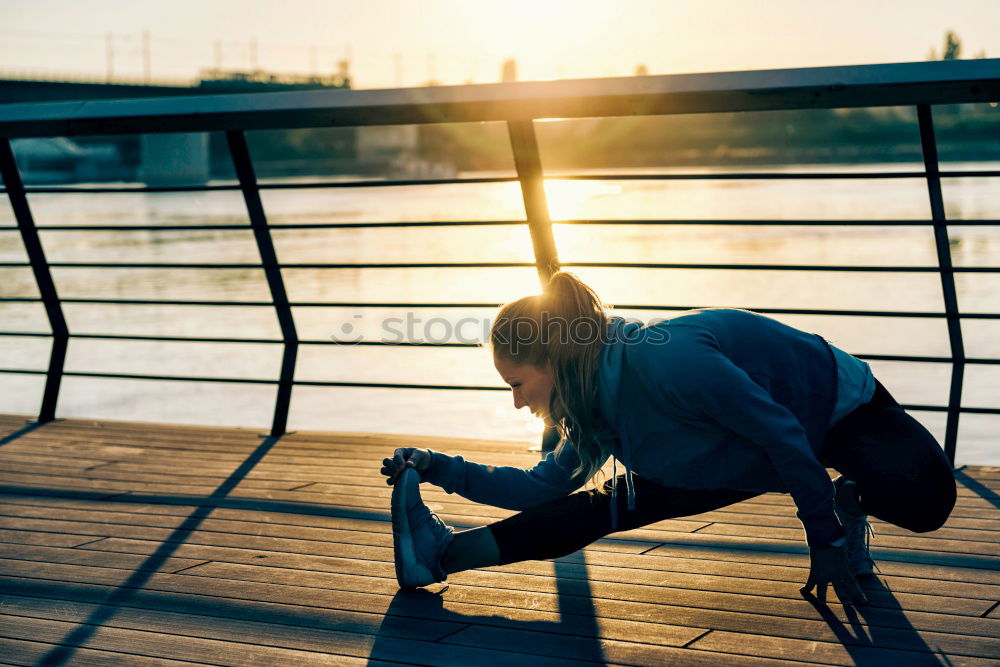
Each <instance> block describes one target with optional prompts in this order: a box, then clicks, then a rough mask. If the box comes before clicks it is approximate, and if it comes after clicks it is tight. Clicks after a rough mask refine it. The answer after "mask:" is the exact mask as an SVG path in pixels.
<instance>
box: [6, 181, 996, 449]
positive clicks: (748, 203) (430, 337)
mask: <svg viewBox="0 0 1000 667" xmlns="http://www.w3.org/2000/svg"><path fill="white" fill-rule="evenodd" d="M949 168H950V169H964V170H969V169H977V168H979V169H982V168H993V169H996V168H997V166H996V165H995V164H972V163H963V164H951V165H949ZM796 169H797V170H799V171H801V170H804V169H809V168H804V167H796ZM816 169H822V170H836V171H854V170H872V169H876V170H878V169H886V170H901V171H908V170H916V169H919V165H898V164H896V165H867V166H865V167H860V168H859V167H850V166H840V165H825V166H823V167H819V168H816ZM764 170H766V169H754V171H764ZM685 171H686V172H691V171H692V170H691V169H686V170H685ZM716 171H718V170H716ZM469 175H470V176H471V175H474V174H469ZM943 188H944V197H945V203H946V209H947V214H948V217H949V219H953V220H975V219H997V218H1000V187H998V186H997V185H996V182H995V179H994V180H993V181H991V179H988V178H978V177H968V178H949V179H944V181H943ZM546 190H547V194H548V197H549V207H550V212H551V215H552V217H553V219H555V220H560V219H563V220H567V219H576V218H599V219H605V218H607V219H620V220H628V219H637V218H691V219H726V218H740V219H832V220H840V219H851V220H865V221H871V220H892V219H916V220H926V219H928V218H929V215H930V213H929V204H928V196H927V189H926V184H925V182H924V181H923V180H922V179H865V180H848V179H843V180H840V179H834V180H818V181H816V180H812V181H810V180H806V181H801V180H799V181H781V180H769V181H750V180H745V181H744V180H725V181H669V182H653V181H586V180H583V181H570V180H549V181H548V182H547V183H546ZM263 200H264V206H265V210H266V212H267V215H268V219H269V221H270V222H271V224H272V225H274V226H275V229H274V230H273V238H274V242H275V246H276V248H277V252H278V257H279V259H280V260H281V261H282V262H331V263H338V262H339V263H359V262H476V261H483V262H506V261H510V262H531V261H533V258H532V251H531V242H530V238H529V236H528V232H527V229H526V228H525V227H524V226H522V225H519V226H495V227H471V228H409V229H400V228H385V229H370V228H369V229H329V230H287V229H286V230H282V229H280V225H282V224H289V223H310V222H317V223H318V222H360V221H410V220H413V221H418V220H510V219H519V218H523V215H524V210H523V206H522V204H521V198H520V192H519V189H518V186H517V184H515V183H500V184H481V185H435V186H407V187H402V186H394V187H387V188H357V189H326V190H321V189H296V190H268V191H265V192H264V193H263ZM30 203H31V206H32V210H33V213H34V215H35V219H36V223H37V224H38V225H39V226H44V225H55V224H61V225H75V224H109V225H115V224H123V225H127V224H174V225H187V224H191V225H196V224H246V223H247V217H246V213H245V210H244V206H243V202H242V198H241V195H240V194H239V193H238V192H204V193H172V194H140V193H126V194H107V193H104V194H72V195H53V194H35V195H32V196H31V197H30ZM0 224H4V225H9V224H14V220H13V217H12V214H11V212H10V209H9V206H8V204H7V203H6V202H5V201H3V202H0ZM554 231H555V237H556V242H557V245H558V249H559V255H560V259H561V260H562V261H563V262H567V263H568V262H588V261H619V262H703V263H764V264H781V263H788V264H848V265H855V264H857V265H868V264H871V265H875V264H878V265H900V266H934V265H936V263H937V260H936V253H935V245H934V239H933V234H932V231H931V230H930V228H928V227H916V226H912V227H911V226H907V227H893V228H880V227H877V226H862V227H845V226H835V227H805V226H794V227H774V226H772V227H752V226H725V227H720V226H715V227H713V226H709V225H694V226H642V225H635V224H627V223H615V224H608V225H598V226H594V225H567V224H558V223H557V224H556V225H555V227H554ZM950 235H951V250H952V258H953V262H954V264H955V265H956V266H1000V228H998V227H972V226H962V225H960V224H956V225H954V226H952V227H951V228H950ZM41 238H42V243H43V245H44V248H45V252H46V256H47V258H48V259H49V261H52V262H59V261H65V262H83V261H91V262H99V261H107V262H210V263H229V262H233V263H237V262H258V261H259V259H260V258H259V254H258V252H257V249H256V246H255V244H254V240H253V236H252V234H251V233H250V232H249V231H248V230H246V231H245V230H233V231H224V230H191V231H186V230H181V231H107V232H105V231H101V232H75V231H44V230H43V231H42V232H41ZM0 257H2V261H26V256H25V253H24V249H23V246H22V245H21V241H20V237H19V235H18V234H17V232H10V231H5V232H0ZM567 268H568V269H569V270H573V271H575V272H576V273H577V274H578V275H580V276H581V277H582V278H583V279H584V280H585V281H587V282H589V283H590V284H591V285H593V286H594V287H595V288H596V289H597V291H598V293H599V294H600V295H601V296H602V297H603V298H604V300H605V301H606V302H608V303H609V304H612V305H613V304H615V303H623V304H624V303H632V304H640V303H650V304H670V305H689V306H735V307H743V308H755V307H757V308H764V307H778V308H796V307H798V308H845V309H865V310H877V309H887V310H907V311H926V310H941V309H942V308H943V306H942V303H943V301H942V295H941V286H940V279H939V277H938V275H937V274H934V273H929V274H922V273H910V274H898V275H892V274H886V273H874V272H867V273H866V272H833V271H824V272H799V271H752V272H748V271H733V270H729V271H724V270H648V269H645V270H644V269H587V268H579V269H574V268H572V267H567ZM53 275H54V278H55V281H56V286H57V289H58V292H59V295H60V296H61V297H66V298H69V297H101V298H174V299H202V300H209V299H217V300H224V299H233V300H269V299H270V296H269V292H268V288H267V283H266V281H265V279H264V276H263V273H262V272H261V271H259V270H244V269H214V270H197V269H73V268H57V269H53ZM283 277H284V280H285V284H286V288H287V290H288V294H289V297H290V299H291V300H293V301H357V302H367V301H397V302H399V301H401V302H406V301H422V302H447V301H459V302H461V301H466V302H470V301H471V302H485V303H498V304H499V303H502V302H504V301H507V300H511V299H514V298H517V297H519V296H523V295H525V294H529V293H534V292H537V291H538V278H537V274H536V272H535V270H534V269H533V268H524V269H522V268H500V269H421V268H418V269H285V270H283ZM955 279H956V284H957V288H958V300H959V306H960V308H961V309H962V310H964V311H977V312H998V311H1000V274H988V273H983V274H974V273H973V274H969V273H965V274H962V273H960V274H957V275H956V278H955ZM0 294H2V295H3V296H37V289H36V287H35V283H34V278H33V277H32V274H31V272H30V269H20V268H17V269H11V268H5V269H0ZM64 312H65V314H66V317H67V319H68V323H69V328H70V331H71V332H73V333H106V334H127V333H131V334H142V335H167V336H220V337H221V336H231V337H241V338H242V337H246V338H254V337H260V338H280V331H279V327H278V324H277V320H276V317H275V315H274V311H273V309H270V308H258V307H207V306H142V305H117V306H116V305H93V304H65V305H64ZM493 312H494V309H455V308H444V307H442V308H430V309H426V308H425V309H414V310H412V312H410V313H407V312H406V311H404V310H402V309H378V308H350V309H348V308H326V307H300V308H295V309H294V315H295V319H296V327H297V332H298V335H299V337H300V338H301V339H314V340H329V339H330V337H331V336H337V337H340V338H346V337H351V338H352V339H354V338H357V337H363V338H366V339H374V340H380V339H391V338H393V337H394V336H396V335H397V334H399V333H400V332H403V333H404V334H405V335H406V336H407V337H408V338H409V339H411V340H424V341H432V342H440V341H442V340H457V339H462V340H480V339H481V338H482V333H483V330H484V329H485V328H486V327H488V324H489V319H490V317H491V316H492V314H493ZM616 312H618V313H619V314H622V315H626V316H635V317H639V318H641V319H650V318H653V317H663V316H669V315H670V314H671V313H670V312H668V311H662V312H649V311H643V312H640V311H637V312H628V311H624V310H619V311H616ZM778 319H780V320H782V321H785V322H787V323H789V324H791V325H793V326H797V327H800V328H803V329H807V330H809V331H815V332H818V333H821V334H823V335H824V336H825V337H826V338H827V339H828V340H830V341H831V342H832V343H834V344H835V345H838V346H840V347H842V348H844V349H846V350H848V351H849V352H852V353H856V354H864V353H871V354H903V355H940V356H948V355H949V354H950V352H949V345H948V337H947V331H946V328H945V324H944V321H943V320H941V319H919V318H854V317H850V318H846V317H813V316H779V317H778ZM0 321H2V327H0V328H2V329H4V330H13V331H48V330H49V329H48V324H47V321H46V319H45V314H44V310H43V308H42V307H41V305H40V304H17V303H6V304H0ZM407 322H409V324H408V325H407ZM460 322H463V324H462V326H461V328H460V329H457V328H456V325H458V324H459V323H460ZM962 326H963V336H964V341H965V348H966V354H967V355H968V356H970V357H991V358H997V357H1000V322H996V321H977V320H965V321H964V322H963V325H962ZM49 347H50V345H49V340H48V339H46V338H37V339H35V338H26V337H15V336H0V367H2V368H34V369H43V368H45V367H46V366H47V361H48V353H49ZM281 350H282V348H281V346H280V345H275V344H219V343H185V342H142V341H117V340H87V339H72V340H71V342H70V345H69V351H68V356H67V360H66V370H69V371H98V372H122V373H146V374H167V375H174V374H177V375H182V374H187V375H195V376H199V377H212V376H231V377H242V378H271V379H273V378H277V377H278V374H279V369H280V365H281ZM871 365H872V368H873V370H874V372H875V374H876V375H877V376H878V377H879V378H880V379H881V380H882V382H883V383H884V384H885V385H886V386H887V387H888V388H889V390H890V391H892V392H893V394H894V395H895V396H896V398H897V399H898V400H900V402H903V403H917V404H944V403H945V402H946V401H947V396H948V383H949V378H950V366H949V365H947V364H937V363H921V364H918V363H900V362H878V361H873V362H871ZM0 377H2V385H0V387H2V388H0V412H4V413H23V414H28V415H31V414H35V413H37V410H38V409H39V405H40V401H41V393H42V386H43V379H44V378H43V376H35V375H24V374H7V373H4V374H0ZM296 378H297V379H299V380H327V381H362V382H404V383H416V384H462V385H491V386H500V379H499V377H498V376H497V375H496V371H495V370H494V369H493V366H492V363H491V361H490V359H489V357H488V355H487V354H486V353H485V352H484V350H482V349H479V348H469V349H456V348H442V349H426V348H390V347H384V348H383V347H365V346H331V345H303V346H301V347H300V349H299V354H298V362H297V368H296ZM965 378H966V379H965V389H964V394H963V404H964V405H966V406H975V407H991V408H996V407H1000V398H998V397H1000V366H996V365H992V366H991V365H975V364H972V365H968V366H967V367H966V376H965ZM274 395H275V386H274V385H254V384H232V383H216V382H196V383H188V382H174V381H162V382H161V381H146V380H115V379H91V378H76V377H66V378H64V380H63V385H62V390H61V394H60V400H59V404H58V410H57V414H58V415H59V416H62V417H94V418H107V419H121V420H140V421H156V422H175V423H191V424H214V425H234V426H247V427H251V428H260V429H266V428H267V427H268V426H269V425H270V421H271V415H272V412H273V407H274ZM914 415H915V416H916V417H917V418H918V419H920V420H921V421H922V422H923V423H924V424H926V425H927V427H928V428H930V429H931V431H932V432H933V433H935V435H937V436H938V437H939V439H940V438H942V437H943V433H944V416H943V415H942V414H940V413H928V412H923V413H919V412H914ZM998 426H1000V417H992V416H982V415H963V416H962V418H961V422H960V432H959V445H958V461H959V462H963V463H977V464H992V465H1000V447H998V446H997V437H996V434H997V432H998V430H1000V429H998ZM289 429H290V430H337V431H377V432H392V433H414V434H433V435H449V436H468V437H480V438H491V439H501V440H520V441H526V440H527V441H535V440H537V437H538V435H539V433H540V431H541V425H540V424H539V423H538V422H537V421H536V420H534V419H533V418H532V417H531V416H530V415H528V414H527V411H526V410H522V411H520V412H518V411H515V410H514V408H513V402H512V400H511V397H510V395H509V392H493V391H451V390H447V391H442V390H400V389H369V388H363V389H359V388H323V387H296V388H295V389H294V391H293V396H292V405H291V413H290V416H289Z"/></svg>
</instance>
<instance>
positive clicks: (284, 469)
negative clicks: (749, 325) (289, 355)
mask: <svg viewBox="0 0 1000 667" xmlns="http://www.w3.org/2000/svg"><path fill="white" fill-rule="evenodd" d="M404 439H405V441H406V442H407V443H411V444H412V443H421V442H422V443H425V444H427V443H433V445H434V446H435V447H436V448H439V449H442V450H445V451H449V452H456V453H462V454H463V455H465V456H467V457H468V458H470V459H473V460H481V461H488V462H491V463H500V464H511V465H525V466H527V465H530V464H531V463H532V461H533V460H534V458H535V455H533V454H530V453H528V452H526V451H525V448H524V447H523V446H521V445H518V444H517V443H507V442H484V441H474V440H449V441H443V439H441V438H433V439H432V438H424V437H410V436H407V437H405V438H402V437H400V436H382V435H371V434H338V433H324V432H296V433H291V434H287V435H285V436H283V437H281V438H278V439H275V438H270V437H266V436H264V435H261V434H258V433H257V432H256V431H255V430H251V429H234V428H210V427H186V426H174V425H161V424H146V423H130V422H107V421H93V420H84V419H69V420H60V421H56V422H52V423H49V424H46V425H44V426H37V425H30V424H28V422H27V421H26V419H25V418H24V417H23V416H10V415H8V416H0V568H2V572H0V582H2V583H0V589H2V594H0V656H2V657H0V661H2V662H5V663H11V664H24V665H32V664H51V665H62V664H87V665H93V664H125V663H127V664H130V665H144V664H156V665H166V664H180V663H182V662H183V663H202V664H226V665H250V664H254V665H256V664H282V665H291V664H361V665H377V664H388V663H393V664H400V663H402V664H417V665H469V664H477V665H479V664H484V665H490V664H494V665H507V664H511V663H517V664H518V665H570V664H581V663H597V664H633V665H662V664H683V665H692V664H694V665H698V664H704V665H718V664H727V665H730V664H734V665H740V664H774V663H779V664H845V665H851V664H872V665H874V664H878V665H885V664H906V665H919V664H940V665H952V664H955V665H978V664H983V665H986V664H995V662H994V661H995V659H996V658H997V656H1000V625H998V624H1000V610H998V608H997V607H998V601H1000V572H998V566H1000V557H998V556H1000V521H998V518H1000V513H998V507H1000V495H998V492H1000V469H997V468H984V467H967V468H963V469H962V470H959V471H957V473H956V476H957V478H958V480H959V500H958V504H957V505H956V508H955V511H954V513H953V515H952V517H951V519H950V520H949V521H948V523H947V525H946V526H945V527H944V528H942V529H941V530H939V531H937V532H935V533H931V534H926V535H913V534H910V533H907V532H906V531H904V530H901V529H898V528H895V527H894V526H890V525H886V524H881V523H875V526H874V527H875V531H876V539H875V541H874V544H873V551H874V555H875V557H876V560H877V561H878V563H879V567H880V569H881V573H880V575H879V576H878V577H877V578H873V579H872V580H871V581H869V582H868V584H867V585H868V589H869V590H868V593H869V596H870V597H871V599H872V602H871V603H870V604H869V605H868V606H867V607H865V608H862V609H859V610H858V611H857V612H856V613H855V612H854V611H851V610H845V609H844V608H843V607H842V606H840V605H839V604H836V603H835V602H834V601H831V604H830V605H826V604H823V603H820V602H818V601H815V600H806V599H803V597H802V596H801V595H800V594H799V592H798V589H799V586H800V585H801V582H802V581H804V580H805V576H806V567H807V564H808V562H807V555H806V550H805V547H804V543H803V540H802V531H801V527H800V526H799V524H798V521H797V520H796V519H795V517H794V508H793V507H792V505H791V503H790V501H789V499H788V498H787V497H786V496H783V495H780V494H771V495H767V496H763V497H760V498H756V499H754V500H751V501H747V502H744V503H740V504H738V505H734V506H731V507H728V508H725V509H724V510H718V511H715V512H710V513H707V514H703V515H699V516H694V517H686V518H684V519H677V520H670V521H663V522H660V523H658V524H654V525H652V526H649V527H647V528H645V529H641V530H635V531H630V532H627V533H621V534H618V535H616V536H615V537H614V538H613V539H612V538H609V539H605V540H600V541H598V542H596V543H594V544H593V545H591V547H589V548H587V549H586V550H584V551H582V552H578V553H576V554H573V555H571V556H568V557H566V558H561V559H558V560H556V561H534V562H526V563H518V564H514V565H509V566H504V567H497V568H489V569H483V570H474V571H470V572H463V573H459V574H456V575H452V577H451V578H450V580H449V582H448V584H447V585H438V586H435V587H433V588H430V589H427V590H421V591H416V592H400V591H399V590H398V588H397V586H396V582H395V578H394V574H393V566H392V535H391V528H390V523H389V516H388V511H387V508H388V498H389V489H388V487H386V486H385V484H384V482H383V481H382V480H381V476H380V475H379V474H378V472H377V469H378V467H379V463H378V462H379V461H380V460H381V458H382V457H383V456H384V455H385V454H386V453H387V452H390V451H391V450H392V449H393V448H394V447H395V446H397V444H398V443H400V442H402V441H403V440H404ZM423 492H424V496H425V499H426V500H427V502H428V503H429V504H430V505H431V506H432V507H433V508H434V509H435V510H436V511H437V512H438V513H439V514H440V515H441V516H442V517H443V518H445V520H447V521H449V522H450V523H452V524H453V525H456V526H460V527H471V526H476V525H482V524H484V523H487V522H490V521H494V520H496V519H498V518H501V517H503V516H507V515H508V514H509V512H506V511H504V510H498V509H495V508H491V507H484V506H480V505H475V504H473V503H470V502H467V501H465V500H463V499H461V498H458V497H456V496H448V495H447V494H445V493H443V492H442V491H440V490H438V489H436V488H429V487H427V486H425V487H424V489H423Z"/></svg>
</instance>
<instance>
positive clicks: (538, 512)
mask: <svg viewBox="0 0 1000 667" xmlns="http://www.w3.org/2000/svg"><path fill="white" fill-rule="evenodd" d="M490 345H491V347H492V350H493V361H494V364H495V366H496V368H497V371H498V372H499V373H500V376H501V377H502V378H503V379H504V381H505V382H507V383H508V384H509V385H510V387H511V389H512V391H513V394H514V407H515V408H518V409H520V408H522V407H524V406H527V407H528V409H529V410H530V411H531V412H532V414H534V415H536V416H538V417H541V418H543V419H545V420H546V423H548V424H550V425H555V426H556V427H557V428H558V429H559V432H560V435H562V436H563V441H562V443H561V444H560V446H559V447H558V448H557V449H556V451H555V452H553V453H550V454H548V455H547V456H546V457H545V458H544V459H543V460H542V461H541V462H539V463H538V464H537V465H535V466H534V467H533V468H531V469H521V468H515V467H510V466H487V465H481V464H478V463H472V462H467V461H465V460H463V458H462V457H461V456H448V455H446V454H442V453H440V452H436V451H430V450H426V449H417V448H402V449H397V450H396V452H395V454H394V456H393V457H392V458H387V459H385V460H384V461H383V467H382V471H381V472H382V474H384V475H386V476H387V477H388V479H387V480H386V481H387V483H389V484H391V485H394V488H393V497H392V521H393V535H394V545H395V558H396V576H397V579H398V581H399V584H400V586H403V587H413V586H423V585H427V584H430V583H433V582H435V581H443V580H444V579H445V577H446V576H447V575H448V574H450V573H452V572H458V571H461V570H466V569H470V568H476V567H487V566H491V565H504V564H507V563H513V562H517V561H521V560H529V559H544V558H556V557H559V556H563V555H565V554H568V553H572V552H573V551H576V550H578V549H581V548H583V547H584V546H586V545H587V544H590V543H591V542H593V541H594V540H597V539H599V538H601V537H603V536H605V535H607V534H609V533H612V532H615V531H619V530H629V529H632V528H638V527H640V526H645V525H647V524H650V523H653V522H656V521H661V520H663V519H670V518H675V517H681V516H689V515H694V514H700V513H702V512H707V511H710V510H714V509H718V508H720V507H724V506H726V505H730V504H732V503H736V502H740V501H742V500H746V499H748V498H752V497H754V496H756V495H759V494H761V493H764V492H768V491H782V492H787V493H789V494H791V497H792V499H793V500H794V502H795V505H796V508H797V512H796V516H797V517H798V518H799V520H800V521H801V522H802V525H803V528H804V531H805V536H806V541H807V544H808V546H809V553H810V572H809V577H808V580H807V581H806V584H805V586H804V587H803V589H802V590H803V592H808V591H811V590H812V588H813V587H816V588H817V591H818V592H819V593H820V596H821V597H822V596H823V595H825V591H826V587H827V585H828V584H830V583H832V584H833V586H834V590H836V592H837V596H838V597H839V599H840V600H841V602H842V603H844V604H860V603H863V602H865V601H867V599H866V597H865V595H864V593H863V592H862V590H861V588H860V587H859V585H858V582H857V579H856V577H857V576H864V575H870V574H871V573H872V567H873V563H872V560H871V558H870V556H869V553H868V548H867V533H868V531H870V528H869V525H868V521H867V515H869V514H870V515H873V516H876V517H878V518H880V519H882V520H883V521H888V522H890V523H893V524H895V525H897V526H901V527H903V528H906V529H908V530H911V531H914V532H927V531H932V530H936V529H937V528H939V527H941V525H942V524H943V523H944V522H945V520H946V519H947V518H948V515H949V514H950V513H951V509H952V507H953V506H954V504H955V480H954V476H953V474H952V468H951V465H950V464H949V462H948V459H947V457H946V456H945V455H944V453H943V451H942V449H941V447H940V445H939V444H938V443H937V442H936V441H935V439H934V437H933V436H932V435H931V434H930V433H929V432H928V431H927V429H925V428H924V427H923V426H921V425H920V423H919V422H917V421H916V420H915V419H914V418H913V417H911V416H910V415H908V414H907V413H906V412H904V411H903V409H902V408H901V407H899V404H898V403H897V402H896V401H895V399H894V398H893V397H892V396H891V395H890V394H889V392H888V391H887V390H886V389H885V387H883V386H882V384H881V383H880V382H879V381H878V380H877V379H875V378H874V377H873V376H872V373H871V370H870V369H869V367H868V364H866V363H864V362H863V361H861V360H859V359H857V358H855V357H852V356H851V355H849V354H847V353H846V352H843V351H841V350H839V349H837V348H835V347H833V346H832V345H830V344H829V343H827V342H826V341H825V340H824V339H823V338H822V337H821V336H819V335H817V334H810V333H806V332H803V331H799V330H798V329H794V328H792V327H790V326H787V325H785V324H782V323H780V322H778V321H776V320H773V319H771V318H768V317H765V316H763V315H758V314H756V313H752V312H750V311H746V310H739V309H723V308H711V309H702V310H694V311H689V312H687V313H682V314H680V315H678V316H676V317H674V318H671V319H669V320H664V321H660V322H657V323H653V324H649V325H646V326H643V325H641V324H640V323H638V322H627V321H626V320H624V319H622V318H620V317H609V316H607V315H606V313H605V309H604V306H603V305H602V303H601V301H600V300H599V299H598V297H597V295H596V294H595V293H594V292H593V290H591V289H590V288H589V287H587V286H586V285H585V284H583V283H582V282H580V280H579V279H577V278H576V277H575V276H574V275H572V274H570V273H566V272H559V273H556V274H555V275H553V276H552V279H551V280H550V282H549V284H548V285H547V286H546V288H545V291H544V292H543V293H542V294H540V295H536V296H528V297H524V298H522V299H519V300H517V301H514V302H512V303H510V304H507V305H506V306H504V307H503V308H502V309H501V310H500V312H499V314H498V316H497V319H496V321H495V322H494V324H493V327H492V329H491V332H490ZM609 456H613V457H614V469H615V473H614V474H613V478H612V479H610V480H608V481H607V482H606V483H605V484H604V485H603V487H600V488H598V489H592V490H588V491H580V492H576V493H574V491H576V490H577V489H578V488H580V487H581V486H583V484H584V483H586V482H587V481H588V480H590V479H592V478H593V477H594V475H595V474H596V473H597V472H598V471H599V470H600V468H601V466H602V464H603V463H604V462H605V461H606V460H607V459H608V457H609ZM619 462H620V463H621V464H623V467H624V473H623V474H621V475H619V474H617V465H618V463H619ZM827 466H829V467H832V468H835V469H836V470H838V471H839V472H840V473H841V476H840V477H838V478H837V479H836V480H835V481H833V482H831V480H830V476H829V474H828V473H827V471H826V467H827ZM421 481H424V482H430V483H432V484H436V485H438V486H440V487H442V488H443V489H444V490H445V491H447V492H448V493H458V494H459V495H461V496H464V497H465V498H468V499H470V500H473V501H475V502H479V503H484V504H489V505H494V506H497V507H503V508H507V509H514V510H521V511H520V512H519V513H517V514H515V515H513V516H511V517H508V518H506V519H503V520H502V521H498V522H496V523H493V524H490V525H488V526H484V527H481V528H476V529H473V530H468V531H463V532H458V533H456V532H455V531H453V530H452V528H451V527H449V526H447V525H446V524H444V522H442V521H441V520H440V519H439V518H438V517H437V516H436V515H435V514H434V513H433V512H431V511H430V510H429V509H428V508H427V507H426V506H425V505H424V504H423V502H422V501H421V500H420V493H419V483H420V482H421Z"/></svg>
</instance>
